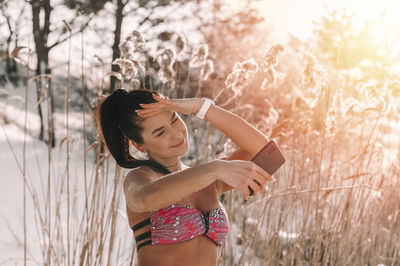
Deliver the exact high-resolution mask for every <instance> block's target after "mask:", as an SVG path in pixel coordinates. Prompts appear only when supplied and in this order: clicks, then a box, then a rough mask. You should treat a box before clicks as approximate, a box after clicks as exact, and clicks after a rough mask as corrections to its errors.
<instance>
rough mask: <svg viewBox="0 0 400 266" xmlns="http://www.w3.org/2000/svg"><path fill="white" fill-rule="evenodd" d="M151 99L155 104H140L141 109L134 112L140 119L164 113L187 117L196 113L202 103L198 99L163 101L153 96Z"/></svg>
mask: <svg viewBox="0 0 400 266" xmlns="http://www.w3.org/2000/svg"><path fill="white" fill-rule="evenodd" d="M153 98H154V99H155V100H157V102H156V103H148V104H141V105H140V106H141V107H142V108H143V109H140V110H136V113H137V114H138V115H139V116H140V117H149V116H152V115H155V114H158V113H161V112H165V111H171V112H178V113H181V114H186V115H189V114H191V113H196V112H198V110H199V109H200V107H201V105H202V103H203V101H204V100H203V99H200V98H185V99H168V98H165V99H164V98H161V97H159V96H157V95H154V94H153Z"/></svg>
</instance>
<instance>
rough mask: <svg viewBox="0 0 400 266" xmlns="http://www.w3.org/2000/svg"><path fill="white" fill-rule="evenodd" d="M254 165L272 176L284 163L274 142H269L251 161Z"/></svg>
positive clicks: (283, 158)
mask: <svg viewBox="0 0 400 266" xmlns="http://www.w3.org/2000/svg"><path fill="white" fill-rule="evenodd" d="M251 161H253V162H254V163H256V164H257V165H258V166H260V167H261V168H262V169H264V170H265V171H266V172H267V173H268V174H270V175H273V174H274V173H275V172H276V170H278V169H279V168H280V167H281V166H282V165H283V164H284V163H285V162H286V160H285V157H283V154H282V152H281V151H280V150H279V148H278V146H277V145H276V143H275V142H274V141H272V140H271V141H270V142H268V143H267V145H265V146H264V147H263V148H262V149H261V150H260V151H259V152H258V153H257V154H256V156H254V158H253V159H251Z"/></svg>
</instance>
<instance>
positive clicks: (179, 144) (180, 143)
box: [171, 139, 185, 147]
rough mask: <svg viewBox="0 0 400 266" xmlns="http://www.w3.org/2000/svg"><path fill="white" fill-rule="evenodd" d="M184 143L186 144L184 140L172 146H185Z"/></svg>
mask: <svg viewBox="0 0 400 266" xmlns="http://www.w3.org/2000/svg"><path fill="white" fill-rule="evenodd" d="M183 142H185V140H184V139H183V140H182V141H181V142H179V143H178V144H176V145H172V146H171V147H179V146H181V145H182V144H183Z"/></svg>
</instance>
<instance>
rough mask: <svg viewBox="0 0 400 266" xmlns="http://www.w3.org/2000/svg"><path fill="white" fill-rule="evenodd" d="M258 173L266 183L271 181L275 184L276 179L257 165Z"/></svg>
mask: <svg viewBox="0 0 400 266" xmlns="http://www.w3.org/2000/svg"><path fill="white" fill-rule="evenodd" d="M254 165H255V168H256V172H257V173H258V174H259V175H261V176H262V177H263V178H264V179H265V180H266V181H271V182H274V181H275V178H273V177H272V176H271V175H270V174H268V173H267V172H266V171H265V170H264V169H262V168H261V167H260V166H258V165H257V164H255V163H254Z"/></svg>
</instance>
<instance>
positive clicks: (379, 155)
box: [22, 32, 400, 265]
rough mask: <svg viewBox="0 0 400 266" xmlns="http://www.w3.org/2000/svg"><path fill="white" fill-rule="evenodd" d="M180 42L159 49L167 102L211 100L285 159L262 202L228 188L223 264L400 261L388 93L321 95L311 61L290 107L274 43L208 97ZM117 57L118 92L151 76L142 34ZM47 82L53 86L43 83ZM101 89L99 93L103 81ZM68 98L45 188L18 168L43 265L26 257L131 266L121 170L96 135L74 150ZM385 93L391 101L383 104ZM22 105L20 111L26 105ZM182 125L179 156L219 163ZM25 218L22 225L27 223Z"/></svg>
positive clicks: (202, 132)
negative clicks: (282, 93) (184, 141)
mask: <svg viewBox="0 0 400 266" xmlns="http://www.w3.org/2000/svg"><path fill="white" fill-rule="evenodd" d="M83 37H84V36H83V35H82V62H81V64H82V73H81V78H82V104H83V113H82V120H81V121H82V128H83V132H84V134H86V132H87V131H89V130H93V128H88V122H89V123H90V122H91V121H90V118H88V117H87V116H86V113H85V112H86V110H85V101H84V95H85V86H84V84H85V73H84V68H83V61H84V59H85V58H84V54H83V51H84V41H83ZM177 43H178V44H179V45H177V47H178V49H177V50H176V51H175V50H174V49H165V50H163V51H160V53H159V57H158V64H159V66H160V71H159V72H158V75H159V76H160V77H161V79H162V82H163V83H162V84H163V86H162V90H163V92H164V93H165V94H166V95H167V96H169V97H182V96H187V97H193V96H197V97H199V96H207V97H210V98H213V99H214V100H215V101H216V103H217V104H218V105H220V106H223V107H225V108H227V109H230V110H231V111H233V112H235V113H237V114H238V115H240V116H242V117H243V118H245V119H246V120H248V121H251V122H252V123H253V124H254V125H255V126H256V127H257V128H259V129H260V130H263V131H264V132H266V134H267V135H268V136H269V137H270V138H273V139H275V140H277V141H278V143H279V146H280V147H281V149H282V151H283V152H284V154H285V156H286V158H287V163H286V164H285V165H284V167H283V168H282V169H280V170H279V171H278V172H277V174H276V175H275V178H276V179H277V182H276V183H274V184H271V185H270V186H269V189H268V190H266V191H264V192H262V193H261V195H260V196H258V197H256V198H252V199H251V200H249V201H248V202H244V201H243V198H242V195H241V193H240V192H238V191H231V192H228V193H226V194H224V195H223V196H222V197H221V201H222V203H223V204H224V206H225V208H226V210H227V212H228V215H229V219H230V224H231V232H230V237H229V241H227V242H226V243H225V244H224V246H223V247H222V248H221V249H220V250H219V251H220V252H219V260H218V261H219V265H378V264H384V265H400V263H399V261H400V256H399V255H400V254H399V248H400V247H399V243H400V239H399V232H400V230H399V229H400V228H399V227H400V217H399V207H398V206H399V205H398V202H399V193H398V191H399V181H398V180H399V178H398V177H399V173H400V172H399V171H400V169H399V166H398V165H399V159H397V160H395V161H391V162H390V164H389V165H386V166H385V167H383V165H384V163H385V161H384V160H385V158H386V157H385V154H387V152H393V149H397V148H398V147H399V140H398V139H396V140H395V141H396V142H395V143H393V144H392V146H390V143H389V145H388V143H387V140H386V139H385V136H386V135H387V134H389V133H391V128H390V127H391V126H392V125H395V124H394V123H398V122H399V116H398V113H395V115H393V113H394V112H393V110H394V109H393V108H395V106H396V103H397V104H398V102H399V98H398V97H397V98H396V97H393V96H392V95H391V94H390V91H391V88H390V87H389V86H388V87H384V88H370V90H371V92H370V93H366V92H365V90H363V89H361V88H360V97H359V98H352V97H347V98H345V97H344V96H343V92H341V91H340V90H339V89H336V88H330V87H329V84H328V81H327V79H326V77H325V76H324V71H323V67H322V65H320V64H319V63H318V62H317V61H316V60H315V59H314V58H313V57H312V56H309V57H307V58H306V59H305V62H306V67H305V69H304V73H303V75H302V76H301V77H299V78H301V82H300V83H299V84H300V85H299V86H298V88H297V89H298V94H296V95H288V97H286V98H284V97H282V98H284V99H285V101H286V102H285V101H284V100H281V101H278V100H276V99H274V100H273V96H271V95H276V94H278V92H277V90H279V83H278V80H277V79H278V78H277V77H278V74H279V73H278V72H277V70H276V67H277V65H278V58H279V55H280V54H281V53H282V51H283V47H282V46H281V45H275V46H272V47H271V49H270V50H269V51H268V52H267V53H266V54H265V57H264V58H262V59H260V60H254V59H250V60H246V61H243V62H238V63H237V64H236V65H235V66H234V67H233V71H232V73H231V74H230V75H228V77H227V80H226V82H225V86H224V87H223V88H217V89H215V90H208V91H206V90H205V87H206V86H204V87H203V85H204V84H206V78H207V77H208V76H209V74H210V73H209V72H212V62H211V61H210V59H209V58H208V49H207V48H206V47H205V46H203V47H200V48H199V49H197V50H196V52H194V53H192V52H191V50H190V49H189V48H186V51H187V52H186V54H182V51H183V50H185V47H184V46H185V45H186V44H185V42H183V41H182V40H179V41H178V42H177ZM182 46H183V47H182ZM70 49H71V47H70ZM189 50H190V52H189ZM121 52H122V56H121V58H120V59H119V60H116V61H115V62H113V63H116V64H119V65H120V67H121V68H122V73H123V75H121V74H120V73H108V74H106V75H105V76H106V77H108V76H110V75H114V76H116V77H117V78H118V79H119V80H120V85H121V86H123V85H124V84H125V86H128V89H129V88H137V85H138V84H140V83H141V82H146V75H145V74H146V73H148V72H151V71H152V68H151V65H150V62H149V60H148V58H149V54H148V53H149V52H148V51H147V50H146V47H145V43H144V41H143V39H142V38H141V36H140V34H139V33H137V32H134V33H133V34H132V36H130V37H129V38H128V39H127V40H126V42H124V43H123V44H122V46H121ZM187 57H189V58H187ZM69 64H70V60H69V61H68V66H69ZM174 66H175V67H174ZM199 73H201V75H200V77H202V78H198V77H199V75H198V74H199ZM196 77H197V78H196ZM34 78H43V77H34ZM44 78H45V79H46V81H47V82H49V79H50V78H51V77H44ZM69 78H70V73H69V71H68V73H67V80H69ZM31 79H32V78H31ZM257 79H259V80H260V81H261V83H259V84H261V85H262V86H260V88H261V89H258V88H257V89H258V90H257V91H256V93H252V94H255V95H256V96H257V97H259V98H261V97H265V98H267V100H266V101H263V103H262V104H261V105H258V106H255V105H250V104H248V103H246V102H245V100H243V99H246V96H248V95H247V94H246V93H248V91H247V88H248V87H249V86H254V83H252V82H253V81H254V80H257ZM28 80H29V79H28V78H27V85H26V87H27V91H26V93H28ZM150 81H152V82H153V80H150ZM43 84H46V82H45V83H43ZM67 84H69V82H67ZM99 84H101V87H100V90H99V91H98V94H99V95H100V96H99V97H102V96H103V95H102V94H103V93H102V91H103V89H104V88H105V87H104V86H106V84H105V83H104V79H101V80H100V81H99ZM193 84H194V85H193ZM44 89H46V88H44ZM68 91H69V85H67V93H66V101H65V103H66V114H65V115H66V116H65V120H64V121H62V124H63V125H64V126H65V128H66V129H67V130H66V136H65V138H64V139H62V141H61V142H60V143H59V144H60V146H59V147H60V149H59V150H52V149H51V147H50V146H49V149H48V157H47V167H48V172H47V178H45V177H41V179H42V180H43V182H46V183H44V184H43V185H42V186H39V185H37V183H35V182H34V180H29V179H27V178H26V175H25V172H24V171H22V174H23V177H24V180H26V182H25V183H24V199H28V200H29V201H31V202H32V203H33V208H34V212H35V217H36V219H35V226H36V229H37V237H38V239H39V242H38V243H37V244H39V245H40V250H41V251H42V252H41V255H42V257H41V258H33V257H30V258H29V256H27V255H25V259H24V261H25V262H27V261H28V262H31V261H33V262H35V263H36V264H38V265H129V264H132V263H134V262H135V261H136V251H135V246H134V238H133V235H132V232H131V231H130V228H129V227H128V224H127V218H126V215H125V206H124V198H123V193H122V179H123V176H124V175H125V174H126V173H127V170H126V169H121V168H119V167H116V166H115V163H114V161H113V160H112V158H110V155H109V154H108V153H107V151H104V147H102V146H101V145H102V143H101V140H100V138H99V136H98V138H97V140H96V141H95V142H93V143H91V144H90V145H89V147H87V145H86V136H85V137H84V138H83V145H79V148H80V149H81V150H80V152H81V154H82V157H80V156H79V155H78V153H79V150H78V149H76V150H74V151H73V153H72V151H70V149H69V144H70V143H74V138H73V137H72V136H71V135H70V131H69V130H68V129H69V122H68V121H69V120H70V119H71V118H70V116H69V112H68V104H69V101H70V99H69V93H68ZM267 95H269V97H267ZM363 97H364V98H363ZM385 97H386V98H390V97H391V98H390V101H391V104H389V103H390V101H389V100H387V99H386V98H385ZM268 98H269V101H268ZM27 99H28V98H26V101H25V107H26V106H27V105H28V104H33V103H28V102H27ZM382 99H383V100H382ZM42 101H46V97H45V96H44V97H43V99H42ZM271 102H273V103H274V104H272V103H271ZM260 110H262V112H261V111H260ZM25 112H27V109H25ZM284 113H289V115H285V116H284V115H283V114H284ZM318 113H320V114H321V115H316V114H318ZM281 117H284V118H281ZM184 119H185V122H186V123H187V125H188V129H189V135H190V142H191V150H190V151H189V153H188V154H187V156H186V157H185V158H184V160H185V162H186V163H187V164H189V165H196V164H198V163H201V162H204V161H207V160H211V159H215V158H218V157H221V156H223V155H225V154H228V153H230V152H231V151H232V150H233V149H234V148H235V147H234V146H235V145H234V144H233V143H231V142H230V141H229V140H227V139H226V137H225V136H224V135H223V134H221V133H220V132H218V131H217V130H215V129H214V128H212V127H211V126H210V124H209V123H207V122H206V121H199V120H197V119H192V118H191V117H184ZM25 120H26V119H25ZM50 143H51V142H50V141H49V145H50ZM395 145H397V146H395ZM63 149H64V150H63ZM61 151H63V152H64V151H65V154H66V155H65V157H59V158H63V159H64V161H55V159H54V158H53V156H54V153H61ZM90 154H92V155H93V157H91V156H90ZM74 155H76V158H78V159H79V158H82V161H80V162H79V163H78V164H77V165H78V166H76V167H77V168H76V169H78V170H79V171H80V172H79V173H78V172H76V171H75V173H76V174H75V176H72V175H71V173H72V171H70V165H69V161H70V159H71V160H73V158H74ZM70 156H71V157H70ZM88 160H89V161H88ZM94 162H95V163H94ZM23 163H24V165H25V161H24V162H23ZM79 165H80V166H79ZM87 165H89V168H91V169H92V172H91V173H90V174H89V173H88V172H87V171H88V169H87ZM54 166H56V167H57V168H54ZM23 169H25V168H23ZM63 169H65V170H63ZM24 212H25V210H24ZM30 222H31V221H27V220H24V226H27V225H28V224H30ZM25 238H26V237H24V239H25ZM27 242H28V243H25V244H24V247H25V248H26V249H29V247H30V245H32V243H29V242H30V241H29V240H28V241H27Z"/></svg>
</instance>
